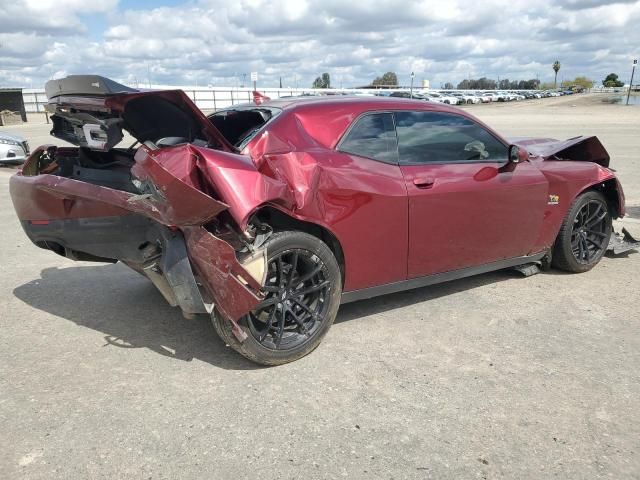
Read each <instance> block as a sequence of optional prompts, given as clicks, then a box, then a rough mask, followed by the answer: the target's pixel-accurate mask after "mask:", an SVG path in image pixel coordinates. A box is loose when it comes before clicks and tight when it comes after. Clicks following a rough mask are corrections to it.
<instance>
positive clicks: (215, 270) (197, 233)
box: [181, 227, 261, 322]
mask: <svg viewBox="0 0 640 480" xmlns="http://www.w3.org/2000/svg"><path fill="white" fill-rule="evenodd" d="M181 230H182V232H183V234H184V238H185V241H186V243H187V251H188V253H189V258H190V259H191V261H192V262H193V265H194V267H195V269H196V271H197V272H198V273H199V274H200V278H201V280H202V282H203V283H204V284H205V286H206V287H207V290H208V291H209V292H210V293H211V295H212V296H213V298H214V301H215V306H216V308H217V309H218V310H219V311H220V313H221V314H222V315H223V316H224V317H225V318H228V319H229V320H231V321H233V322H236V321H237V320H238V319H239V318H241V317H242V316H243V315H245V314H246V313H247V312H250V311H251V310H253V309H255V307H256V305H258V303H259V302H260V300H261V298H260V297H259V296H258V295H257V292H258V291H259V290H260V288H261V285H260V284H259V283H258V282H257V281H256V280H255V279H254V278H253V276H251V275H249V274H248V273H247V271H246V270H245V269H244V268H243V267H242V266H241V265H240V264H239V263H238V260H237V259H236V253H235V250H234V249H233V247H231V245H229V244H228V243H226V242H224V241H223V240H220V239H219V238H217V237H215V236H214V235H212V234H211V233H209V232H208V231H207V230H206V229H205V228H203V227H181ZM254 292H256V293H254Z"/></svg>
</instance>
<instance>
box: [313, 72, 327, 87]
mask: <svg viewBox="0 0 640 480" xmlns="http://www.w3.org/2000/svg"><path fill="white" fill-rule="evenodd" d="M313 88H331V77H330V76H329V74H328V73H326V72H325V73H323V74H322V75H321V76H319V77H316V79H315V80H314V81H313Z"/></svg>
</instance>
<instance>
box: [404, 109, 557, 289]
mask: <svg viewBox="0 0 640 480" xmlns="http://www.w3.org/2000/svg"><path fill="white" fill-rule="evenodd" d="M394 120H395V126H396V132H397V137H398V156H399V163H400V169H401V171H402V174H403V176H404V180H405V182H406V185H407V192H408V197H409V247H408V277H409V278H415V277H421V276H425V275H430V274H435V273H440V272H446V271H451V270H457V269H461V268H466V267H473V266H478V265H483V264H487V263H491V262H495V261H499V260H502V259H506V258H513V257H518V256H522V255H526V254H528V253H531V252H530V250H531V248H532V247H533V245H534V243H535V241H536V239H537V237H538V234H539V231H540V228H541V225H542V220H543V215H544V209H545V206H546V203H547V194H548V192H547V189H548V182H547V180H546V178H545V177H544V176H543V175H542V174H541V173H540V171H539V170H538V168H537V167H536V166H535V165H533V164H532V163H530V162H529V161H524V162H521V163H517V164H516V163H509V162H508V161H507V157H508V146H507V145H506V144H505V143H504V142H503V141H502V140H500V139H499V138H497V137H496V136H495V135H494V134H492V133H491V132H490V131H488V130H487V129H486V128H484V127H483V126H482V125H480V124H478V123H476V122H474V121H472V120H471V119H469V118H467V117H465V116H463V115H460V114H455V113H448V112H435V111H413V112H412V111H402V112H396V113H395V114H394Z"/></svg>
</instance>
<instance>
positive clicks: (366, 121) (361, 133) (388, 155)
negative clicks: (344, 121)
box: [338, 113, 398, 164]
mask: <svg viewBox="0 0 640 480" xmlns="http://www.w3.org/2000/svg"><path fill="white" fill-rule="evenodd" d="M338 150H340V151H341V152H345V153H351V154H353V155H357V156H359V157H366V158H371V159H373V160H379V161H381V162H385V163H393V164H397V163H398V145H397V140H396V132H395V128H394V126H393V114H391V113H371V114H367V115H364V116H362V117H360V118H359V119H357V120H356V121H355V124H354V125H353V126H352V127H351V129H350V130H349V131H348V133H347V135H346V136H345V137H344V138H343V139H342V141H341V142H340V145H339V146H338Z"/></svg>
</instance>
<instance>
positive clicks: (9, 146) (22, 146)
mask: <svg viewBox="0 0 640 480" xmlns="http://www.w3.org/2000/svg"><path fill="white" fill-rule="evenodd" d="M28 156H29V143H28V142H27V141H26V140H25V139H24V138H22V137H21V136H19V135H15V134H12V133H8V132H0V165H20V164H21V163H24V161H25V160H26V158H27V157H28Z"/></svg>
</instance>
